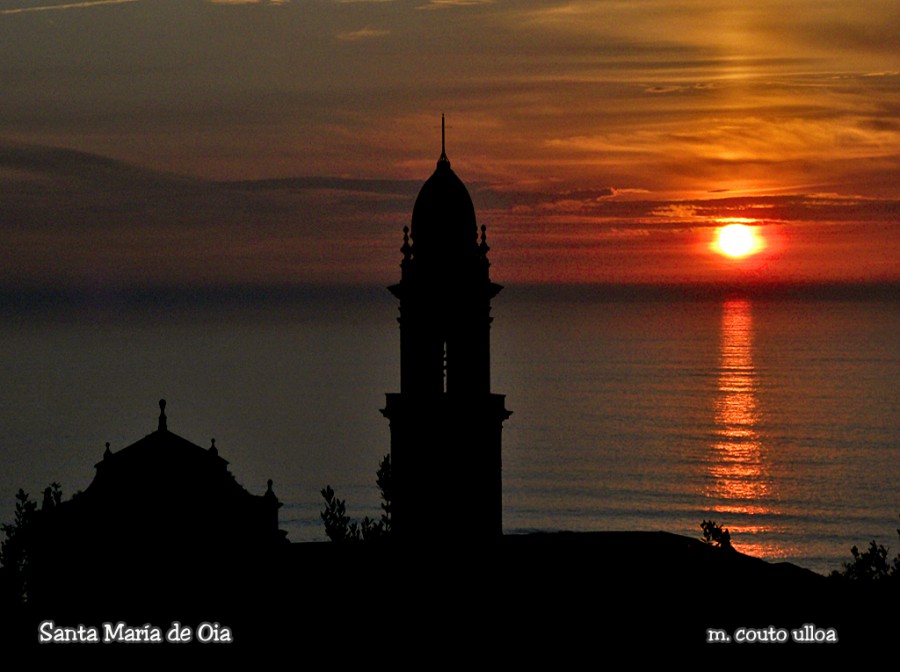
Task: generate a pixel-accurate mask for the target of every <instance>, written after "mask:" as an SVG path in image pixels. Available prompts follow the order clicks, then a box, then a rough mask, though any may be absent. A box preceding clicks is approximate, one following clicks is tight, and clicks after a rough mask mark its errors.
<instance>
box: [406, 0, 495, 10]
mask: <svg viewBox="0 0 900 672" xmlns="http://www.w3.org/2000/svg"><path fill="white" fill-rule="evenodd" d="M492 4H494V0H429V2H428V3H426V4H424V5H419V7H417V8H416V9H447V8H449V7H469V6H471V5H492Z"/></svg>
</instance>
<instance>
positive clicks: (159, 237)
mask: <svg viewBox="0 0 900 672" xmlns="http://www.w3.org/2000/svg"><path fill="white" fill-rule="evenodd" d="M898 36H900V7H898V3H897V0H861V1H860V2H846V1H845V0H844V1H841V2H836V1H833V0H790V1H788V0H755V1H754V2H735V0H677V1H676V0H589V1H588V0H584V1H579V0H576V1H566V2H563V1H551V0H517V1H513V0H494V1H493V2H492V1H489V0H484V1H479V0H411V1H408V0H368V1H367V0H293V1H290V2H288V1H283V2H272V1H269V2H251V1H241V0H209V1H203V0H105V1H104V0H98V1H87V2H54V1H53V0H0V82H2V98H0V101H2V102H0V226H2V241H3V244H2V245H0V260H2V265H0V288H6V289H16V288H44V287H60V286H71V287H80V288H88V289H100V290H104V289H111V290H117V289H128V288H132V287H142V288H143V287H157V286H163V287H171V286H213V287H214V286H222V285H247V284H250V285H273V286H274V285H282V284H303V283H330V282H339V283H380V284H385V283H390V282H393V281H395V280H396V278H397V277H398V273H399V271H398V264H399V260H400V253H399V247H400V244H401V242H402V241H401V238H402V233H401V229H402V227H403V226H404V224H408V223H409V217H410V214H411V211H412V204H413V201H414V199H415V195H416V193H417V192H418V189H419V187H420V186H421V184H422V182H423V181H424V180H425V179H426V178H427V177H428V176H429V175H430V174H431V172H432V171H433V169H434V163H435V161H436V159H437V158H438V155H439V153H440V115H441V113H442V112H443V113H446V115H447V124H448V128H447V153H448V155H449V157H450V160H451V162H452V165H453V168H454V170H455V171H456V173H457V175H459V176H460V178H461V179H462V180H463V181H464V182H465V183H466V184H467V185H468V187H469V190H470V192H471V194H472V196H473V200H474V202H475V206H476V209H477V213H478V218H479V223H480V224H486V225H487V227H488V241H489V243H490V244H491V246H492V250H493V251H492V253H491V256H492V261H493V263H494V271H493V276H494V279H495V280H497V281H498V282H501V283H513V282H601V283H609V282H613V283H633V282H638V283H663V284H668V283H683V282H698V281H701V282H715V283H724V284H727V283H734V282H757V281H759V282H782V281H800V282H819V281H828V282H833V281H841V282H844V281H885V280H887V281H898V280H900V264H898V254H897V251H898V249H900V37H898ZM734 222H739V223H744V224H745V225H749V226H753V227H756V228H755V234H756V235H757V236H758V239H759V241H761V242H760V244H759V246H758V247H759V249H758V251H755V253H754V254H750V255H749V256H746V257H741V258H731V257H728V256H726V255H723V254H720V253H719V252H717V251H716V249H715V246H714V245H713V243H714V238H715V235H716V230H717V228H719V227H721V226H723V225H725V224H728V223H734Z"/></svg>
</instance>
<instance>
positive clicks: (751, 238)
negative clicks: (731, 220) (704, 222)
mask: <svg viewBox="0 0 900 672" xmlns="http://www.w3.org/2000/svg"><path fill="white" fill-rule="evenodd" d="M764 247H765V244H764V242H763V240H762V238H761V237H760V235H759V231H758V229H757V227H755V226H748V225H746V224H737V223H735V224H728V225H727V226H723V227H722V228H720V229H719V230H718V232H717V234H716V242H715V245H714V249H715V250H716V252H718V253H719V254H724V255H725V256H726V257H731V258H732V259H743V258H744V257H749V256H750V255H752V254H756V253H757V252H759V251H760V250H762V249H763V248H764Z"/></svg>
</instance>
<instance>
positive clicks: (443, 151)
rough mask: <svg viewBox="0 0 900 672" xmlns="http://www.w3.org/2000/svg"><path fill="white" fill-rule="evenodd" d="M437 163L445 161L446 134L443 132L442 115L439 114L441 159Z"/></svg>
mask: <svg viewBox="0 0 900 672" xmlns="http://www.w3.org/2000/svg"><path fill="white" fill-rule="evenodd" d="M438 161H444V162H447V163H449V161H447V134H446V132H445V130H444V113H443V112H441V158H440V159H438Z"/></svg>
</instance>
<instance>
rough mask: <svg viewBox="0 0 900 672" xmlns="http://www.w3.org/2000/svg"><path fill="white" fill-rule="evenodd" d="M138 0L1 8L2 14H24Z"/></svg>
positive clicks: (119, 3)
mask: <svg viewBox="0 0 900 672" xmlns="http://www.w3.org/2000/svg"><path fill="white" fill-rule="evenodd" d="M137 1H138V0H88V2H67V3H64V4H60V5H33V6H30V7H14V8H12V9H0V14H23V13H25V12H49V11H55V10H65V9H87V8H89V7H97V6H100V5H124V4H126V3H131V2H137Z"/></svg>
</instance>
